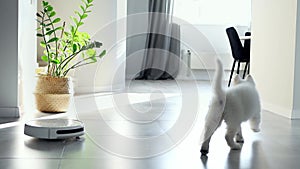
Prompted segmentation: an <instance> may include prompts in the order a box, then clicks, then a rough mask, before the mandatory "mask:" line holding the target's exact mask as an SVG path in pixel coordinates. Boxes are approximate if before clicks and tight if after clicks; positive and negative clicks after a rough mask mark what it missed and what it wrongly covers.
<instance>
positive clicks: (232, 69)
mask: <svg viewBox="0 0 300 169" xmlns="http://www.w3.org/2000/svg"><path fill="white" fill-rule="evenodd" d="M235 62H236V60H234V61H233V65H232V68H231V73H230V77H229V82H228V87H229V86H230V83H231V78H232V74H233V71H234V67H235Z"/></svg>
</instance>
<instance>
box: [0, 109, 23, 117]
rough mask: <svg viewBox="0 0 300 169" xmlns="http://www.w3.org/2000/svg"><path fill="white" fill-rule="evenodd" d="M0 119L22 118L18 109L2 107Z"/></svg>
mask: <svg viewBox="0 0 300 169" xmlns="http://www.w3.org/2000/svg"><path fill="white" fill-rule="evenodd" d="M0 117H13V118H17V117H20V113H19V108H18V107H0Z"/></svg>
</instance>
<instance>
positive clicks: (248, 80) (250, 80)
mask: <svg viewBox="0 0 300 169" xmlns="http://www.w3.org/2000/svg"><path fill="white" fill-rule="evenodd" d="M246 81H247V82H250V83H252V84H253V85H255V82H254V79H253V77H252V76H251V75H248V76H247V77H246Z"/></svg>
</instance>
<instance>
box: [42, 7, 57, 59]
mask: <svg viewBox="0 0 300 169" xmlns="http://www.w3.org/2000/svg"><path fill="white" fill-rule="evenodd" d="M45 13H46V15H47V17H48V19H49V21H50V24H51V27H52V30H55V28H54V24H53V23H52V19H51V17H50V16H49V15H48V13H47V12H45ZM53 34H54V37H55V38H57V36H56V33H55V31H54V32H53ZM57 57H58V45H57V41H55V59H57Z"/></svg>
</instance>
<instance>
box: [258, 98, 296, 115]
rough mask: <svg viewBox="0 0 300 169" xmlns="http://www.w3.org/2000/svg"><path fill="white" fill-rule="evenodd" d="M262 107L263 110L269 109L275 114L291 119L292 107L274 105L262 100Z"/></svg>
mask: <svg viewBox="0 0 300 169" xmlns="http://www.w3.org/2000/svg"><path fill="white" fill-rule="evenodd" d="M262 107H263V109H264V110H267V111H270V112H272V113H275V114H277V115H280V116H283V117H286V118H289V119H293V117H292V109H288V108H285V107H282V106H278V105H274V104H271V103H266V102H263V103H262Z"/></svg>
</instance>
